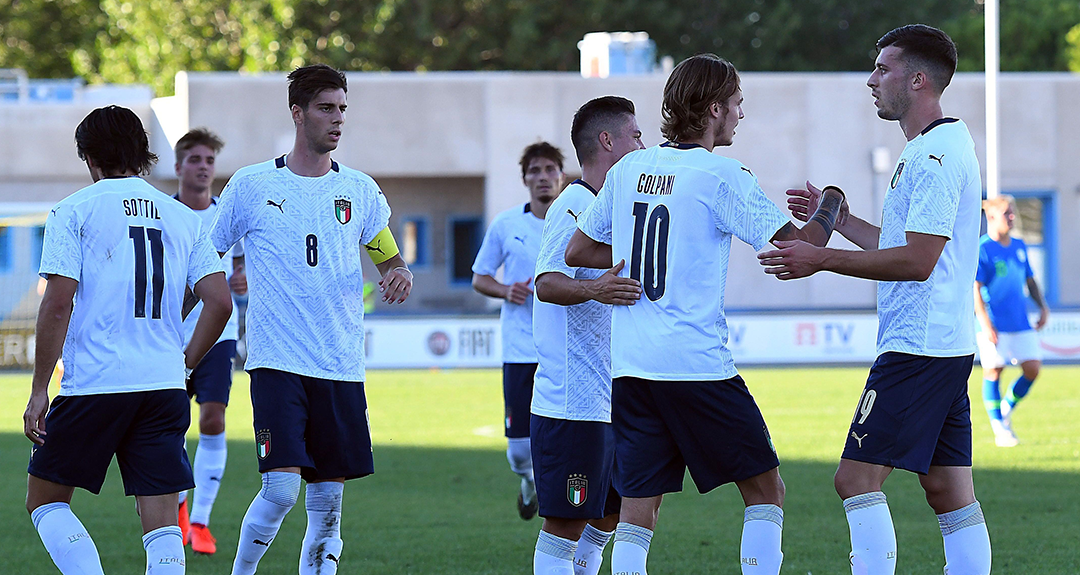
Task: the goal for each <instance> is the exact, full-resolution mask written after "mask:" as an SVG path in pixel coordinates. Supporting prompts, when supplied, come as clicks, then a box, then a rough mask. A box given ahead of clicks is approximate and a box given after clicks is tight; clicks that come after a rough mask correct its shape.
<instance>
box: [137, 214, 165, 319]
mask: <svg viewBox="0 0 1080 575" xmlns="http://www.w3.org/2000/svg"><path fill="white" fill-rule="evenodd" d="M128 236H129V237H130V238H131V243H132V245H133V246H134V247H135V317H146V240H147V238H149V239H150V260H151V264H152V265H153V278H152V279H151V287H152V288H153V292H154V293H153V300H154V301H153V307H152V308H151V310H150V318H151V319H161V294H162V292H164V291H165V266H164V263H163V262H162V260H163V259H164V256H165V246H164V245H163V244H162V243H161V230H159V229H155V228H143V227H142V226H130V227H128Z"/></svg>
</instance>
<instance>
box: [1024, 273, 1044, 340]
mask: <svg viewBox="0 0 1080 575" xmlns="http://www.w3.org/2000/svg"><path fill="white" fill-rule="evenodd" d="M1027 288H1028V293H1029V294H1031V299H1032V301H1034V302H1035V305H1037V306H1039V321H1037V322H1035V329H1042V328H1043V326H1045V325H1046V322H1047V321H1049V320H1050V308H1049V307H1048V306H1047V305H1046V300H1044V299H1043V296H1042V292H1041V291H1039V284H1038V283H1037V282H1036V281H1035V278H1028V279H1027Z"/></svg>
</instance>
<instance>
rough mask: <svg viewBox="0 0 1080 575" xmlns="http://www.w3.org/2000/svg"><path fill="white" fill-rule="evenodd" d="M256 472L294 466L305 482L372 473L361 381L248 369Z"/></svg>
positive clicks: (369, 442) (364, 399) (349, 477)
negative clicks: (257, 467)
mask: <svg viewBox="0 0 1080 575" xmlns="http://www.w3.org/2000/svg"><path fill="white" fill-rule="evenodd" d="M250 373H251V406H252V409H253V411H254V420H255V421H254V423H255V450H256V454H257V455H258V456H259V472H260V473H265V472H267V471H270V470H271V469H278V468H280V467H299V468H300V476H301V477H302V478H303V479H304V481H314V480H325V479H336V478H339V477H344V478H345V479H356V478H357V477H364V476H365V475H371V474H372V473H374V472H375V462H374V460H373V458H372V455H371V431H370V429H369V428H368V412H367V398H366V397H365V396H364V384H363V382H356V381H334V380H329V379H319V378H317V377H307V376H304V375H297V374H295V373H288V372H284V371H277V370H274V369H265V368H260V369H253V370H251V372H250Z"/></svg>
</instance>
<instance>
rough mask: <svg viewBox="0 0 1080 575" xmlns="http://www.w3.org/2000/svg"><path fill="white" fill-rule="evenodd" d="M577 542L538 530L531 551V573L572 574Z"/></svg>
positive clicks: (541, 574) (535, 574)
mask: <svg viewBox="0 0 1080 575" xmlns="http://www.w3.org/2000/svg"><path fill="white" fill-rule="evenodd" d="M576 548H577V543H576V542H574V541H571V540H569V539H563V538H562V537H559V536H557V535H552V534H551V533H548V532H547V531H543V530H541V531H540V535H539V536H538V537H537V538H536V550H535V551H534V552H533V575H574V551H575V549H576Z"/></svg>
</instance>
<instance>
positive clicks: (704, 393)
mask: <svg viewBox="0 0 1080 575" xmlns="http://www.w3.org/2000/svg"><path fill="white" fill-rule="evenodd" d="M611 422H612V424H613V425H614V429H615V489H616V490H617V491H618V492H619V494H620V495H622V496H623V497H654V496H656V495H663V494H664V493H673V492H677V491H682V484H683V477H684V475H685V473H686V470H687V469H689V470H690V477H692V478H693V480H694V484H695V485H696V486H697V488H698V491H699V492H701V493H706V492H708V491H711V490H712V489H714V488H716V487H719V486H721V485H723V484H725V483H731V482H734V481H742V480H743V479H749V478H751V477H754V476H757V475H760V474H762V473H765V472H766V471H769V470H771V469H774V468H776V467H778V466H779V465H780V461H779V460H778V459H777V458H776V451H775V450H774V449H773V445H772V439H771V438H770V437H769V429H768V428H767V427H766V426H765V419H764V418H763V417H762V416H761V410H759V409H758V406H757V403H755V402H754V398H753V396H751V395H750V391H749V390H747V389H746V383H745V382H743V379H742V377H739V376H738V375H736V376H735V377H732V378H730V379H725V380H721V381H650V380H645V379H638V378H636V377H620V378H616V379H615V380H614V381H613V382H612V386H611Z"/></svg>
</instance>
